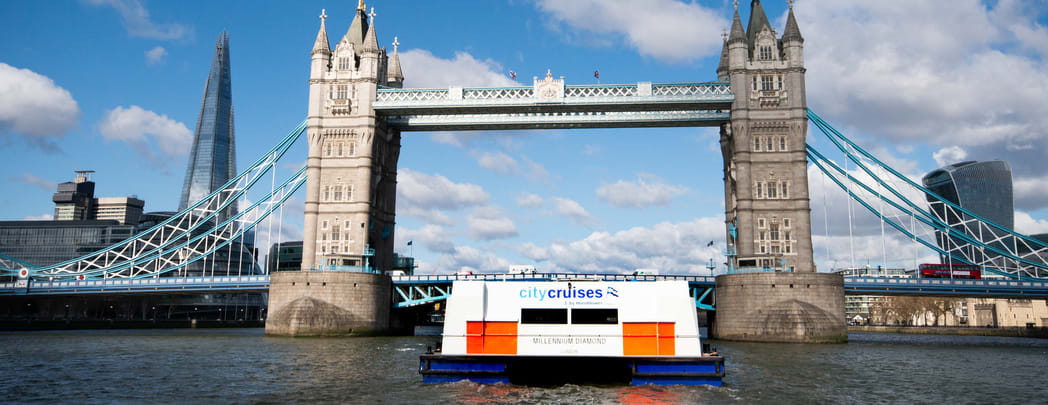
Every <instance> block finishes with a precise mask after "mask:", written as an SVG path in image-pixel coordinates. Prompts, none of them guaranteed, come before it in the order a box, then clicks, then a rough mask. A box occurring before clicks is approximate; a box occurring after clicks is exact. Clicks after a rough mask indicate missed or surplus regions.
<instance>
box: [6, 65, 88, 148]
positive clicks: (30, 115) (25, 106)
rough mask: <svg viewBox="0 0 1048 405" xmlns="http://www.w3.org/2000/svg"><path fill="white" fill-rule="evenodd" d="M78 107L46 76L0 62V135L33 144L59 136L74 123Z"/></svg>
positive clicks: (78, 114)
mask: <svg viewBox="0 0 1048 405" xmlns="http://www.w3.org/2000/svg"><path fill="white" fill-rule="evenodd" d="M79 116H80V107H79V106H77V103H76V100H73V96H72V95H71V94H69V91H67V90H66V89H64V88H62V87H59V86H57V85H55V82H54V81H53V80H51V79H50V78H48V77H47V76H43V75H40V74H38V73H35V72H33V71H31V70H29V69H19V68H16V67H14V66H11V65H8V64H6V63H0V135H8V134H18V135H22V136H24V137H26V139H27V140H29V141H30V142H33V143H38V144H39V143H46V142H47V138H59V137H62V136H64V135H65V133H66V132H67V131H69V130H70V129H72V128H73V127H75V126H76V123H77V118H78V117H79Z"/></svg>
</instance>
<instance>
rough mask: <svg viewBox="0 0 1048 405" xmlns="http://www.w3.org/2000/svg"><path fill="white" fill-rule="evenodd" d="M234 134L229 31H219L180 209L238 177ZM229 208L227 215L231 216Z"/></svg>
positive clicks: (179, 205) (201, 104)
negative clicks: (220, 32)
mask: <svg viewBox="0 0 1048 405" xmlns="http://www.w3.org/2000/svg"><path fill="white" fill-rule="evenodd" d="M236 173H237V164H236V144H235V143H234V137H233V92H232V87H231V84H230V75H229V34H227V33H225V32H223V33H222V34H219V36H218V41H217V42H216V43H215V56H214V59H212V60H211V71H210V72H209V73H208V75H207V83H206V84H205V86H204V99H203V101H201V103H200V115H199V118H197V124H196V133H195V134H194V136H193V150H192V152H190V154H189V165H188V167H187V168H186V180H185V184H184V185H183V186H182V198H181V200H180V202H179V204H178V209H179V211H181V210H183V209H185V208H186V207H188V206H189V205H191V204H193V203H195V202H197V201H199V200H200V199H202V198H204V197H205V196H207V195H208V194H211V192H213V191H215V190H216V189H218V188H219V187H222V185H224V184H226V182H228V181H229V179H231V178H233V177H234V176H236ZM233 212H234V211H233V210H229V211H228V212H226V213H225V215H231V214H232V213H233Z"/></svg>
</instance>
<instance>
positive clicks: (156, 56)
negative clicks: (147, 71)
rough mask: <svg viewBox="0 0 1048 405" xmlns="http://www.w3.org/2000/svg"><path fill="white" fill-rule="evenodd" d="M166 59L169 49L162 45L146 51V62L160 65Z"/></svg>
mask: <svg viewBox="0 0 1048 405" xmlns="http://www.w3.org/2000/svg"><path fill="white" fill-rule="evenodd" d="M164 59H167V50H166V49H164V47H162V46H157V47H155V48H153V49H150V50H148V51H146V64H147V65H159V64H162V63H164Z"/></svg>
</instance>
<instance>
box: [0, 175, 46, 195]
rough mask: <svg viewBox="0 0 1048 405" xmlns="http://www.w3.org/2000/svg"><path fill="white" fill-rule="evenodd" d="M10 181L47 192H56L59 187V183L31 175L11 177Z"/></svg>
mask: <svg viewBox="0 0 1048 405" xmlns="http://www.w3.org/2000/svg"><path fill="white" fill-rule="evenodd" d="M8 179H9V180H11V181H15V182H19V183H23V184H28V185H30V186H34V187H39V188H41V189H44V190H47V191H55V190H56V189H57V187H58V183H56V182H53V181H51V180H47V179H44V178H40V177H37V176H34V175H32V174H29V173H22V175H21V176H11V177H8Z"/></svg>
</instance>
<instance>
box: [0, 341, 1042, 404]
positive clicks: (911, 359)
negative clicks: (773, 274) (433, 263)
mask: <svg viewBox="0 0 1048 405" xmlns="http://www.w3.org/2000/svg"><path fill="white" fill-rule="evenodd" d="M850 339H851V341H850V343H848V344H844V345H805V344H755V343H738V342H721V341H713V342H712V343H713V345H714V346H716V347H717V348H718V350H719V351H720V352H721V353H722V354H724V355H725V357H726V367H727V375H726V376H725V387H719V388H713V387H685V386H670V387H660V386H638V387H633V386H628V385H614V386H610V385H576V384H562V385H553V386H520V385H501V384H496V385H480V384H474V383H470V382H458V383H448V384H422V381H421V377H420V376H419V374H418V355H419V354H421V353H423V352H425V350H426V346H431V345H433V343H434V342H435V341H436V340H437V338H434V337H374V338H298V339H295V338H272V337H264V336H262V331H261V330H260V329H255V330H250V329H208V330H191V329H180V330H127V331H119V330H97V331H74V332H70V331H49V332H19V333H0V347H3V348H4V349H3V350H0V364H4V365H5V369H6V371H7V372H5V373H0V384H3V386H4V387H5V391H6V392H5V399H7V400H8V401H12V402H30V401H39V402H69V401H75V402H83V403H103V402H104V403H110V402H154V401H158V400H159V401H188V402H332V403H398V404H400V403H492V402H494V403H512V402H526V403H630V404H649V403H650V404H657V403H852V402H861V403H870V402H873V403H888V402H931V403H942V402H964V403H996V402H1011V403H1035V402H1040V401H1044V399H1045V398H1048V391H1046V388H1045V384H1036V383H1032V382H1033V381H1043V368H1044V365H1045V364H1048V341H1045V340H1037V339H1024V338H1002V337H983V336H937V335H893V334H876V333H852V334H851V335H850Z"/></svg>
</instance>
